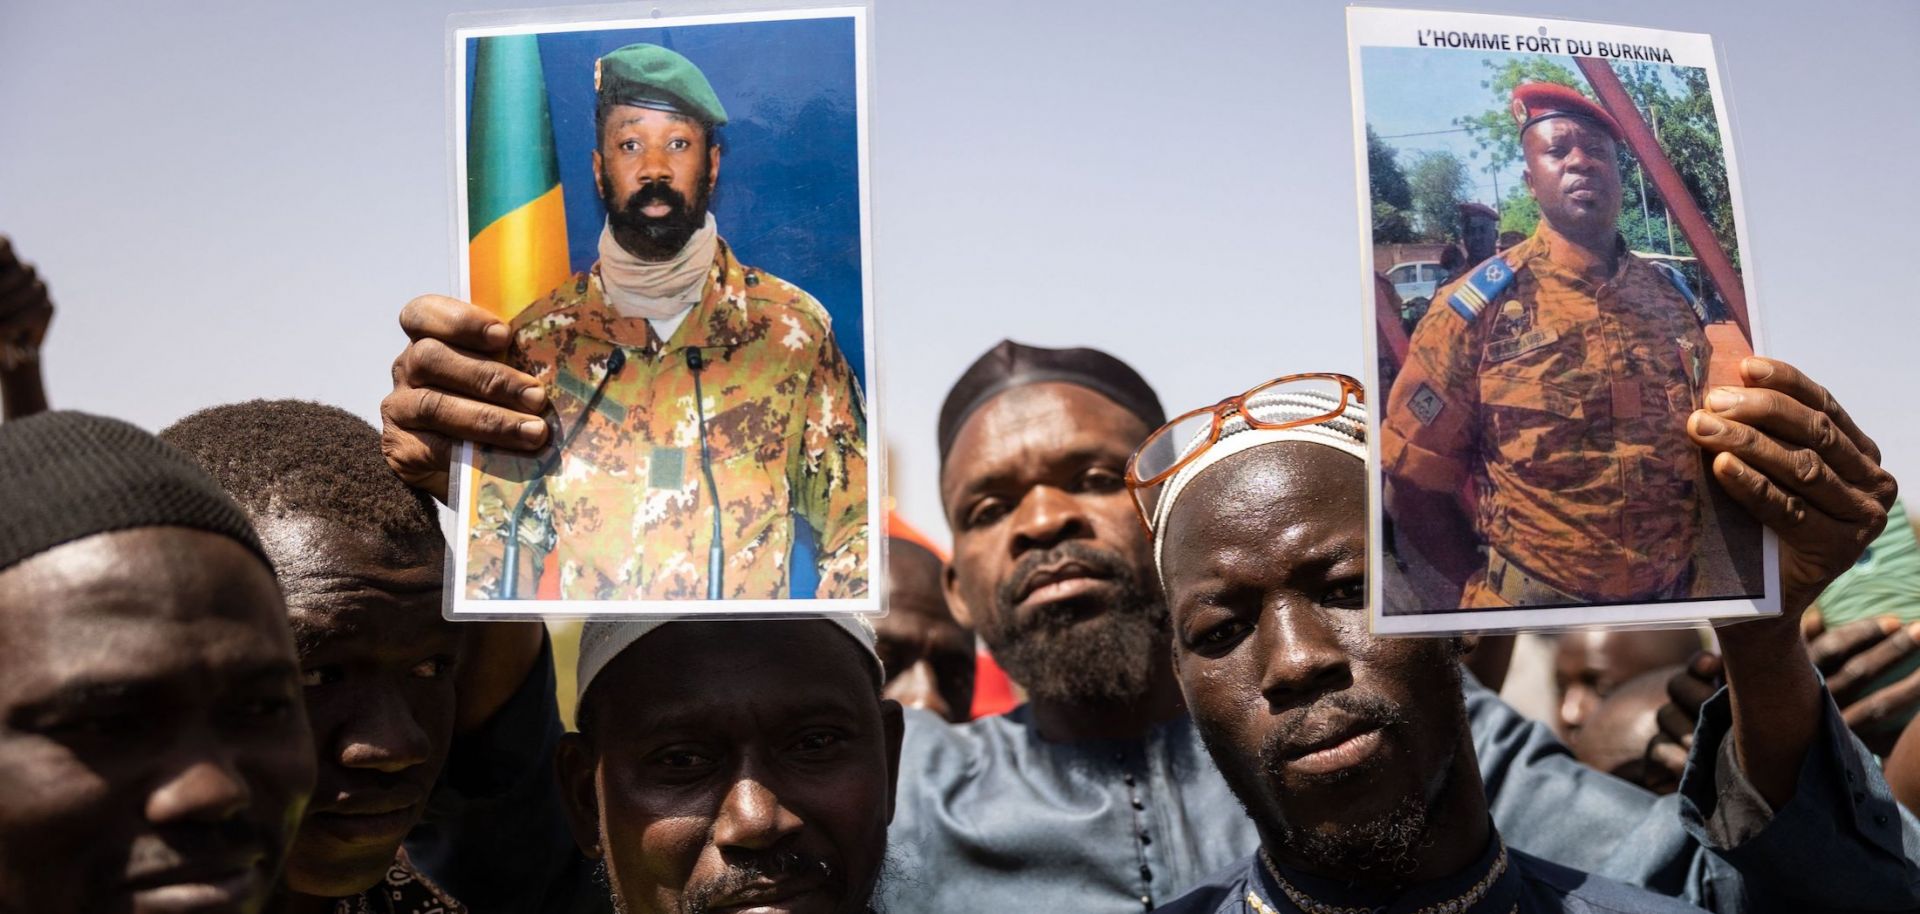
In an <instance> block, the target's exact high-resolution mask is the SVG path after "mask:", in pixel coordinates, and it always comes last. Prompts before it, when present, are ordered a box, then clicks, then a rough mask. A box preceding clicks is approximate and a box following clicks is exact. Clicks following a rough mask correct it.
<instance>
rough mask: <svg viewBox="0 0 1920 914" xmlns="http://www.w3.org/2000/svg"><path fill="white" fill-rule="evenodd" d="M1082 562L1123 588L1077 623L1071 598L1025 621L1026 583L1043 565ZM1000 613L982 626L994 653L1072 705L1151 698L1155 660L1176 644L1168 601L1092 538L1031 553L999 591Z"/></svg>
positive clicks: (1036, 691) (1025, 681)
mask: <svg viewBox="0 0 1920 914" xmlns="http://www.w3.org/2000/svg"><path fill="white" fill-rule="evenodd" d="M1068 560H1070V561H1074V562H1078V563H1080V564H1082V565H1085V566H1087V568H1089V569H1090V570H1092V571H1093V572H1095V573H1096V574H1098V575H1100V576H1102V577H1105V578H1107V579H1109V580H1111V581H1112V582H1113V583H1114V585H1115V587H1116V589H1118V590H1119V595H1118V597H1117V598H1116V599H1115V600H1114V602H1113V604H1112V605H1110V606H1106V607H1103V608H1101V609H1100V610H1098V612H1099V615H1098V616H1097V617H1095V618H1089V619H1085V620H1081V621H1077V622H1076V621H1075V619H1076V615H1077V614H1076V613H1075V611H1074V607H1073V606H1071V605H1070V604H1056V605H1054V606H1051V607H1048V608H1047V609H1045V610H1043V611H1041V612H1039V613H1036V614H1034V616H1033V617H1032V618H1031V619H1028V620H1026V621H1024V622H1023V621H1021V620H1020V619H1018V618H1017V617H1016V614H1015V613H1014V606H1015V605H1016V604H1017V603H1019V601H1020V595H1019V593H1018V589H1019V587H1020V585H1021V584H1022V583H1023V582H1024V581H1026V580H1027V578H1028V577H1029V575H1031V574H1032V573H1033V571H1035V570H1036V569H1038V568H1041V567H1044V566H1046V565H1051V564H1055V563H1057V562H1061V561H1068ZM994 602H995V604H996V609H997V612H996V613H995V614H994V618H993V619H992V620H991V622H989V623H988V624H987V625H984V626H982V627H981V629H980V637H981V638H983V639H985V640H986V642H987V647H988V649H989V650H991V651H992V652H993V659H994V660H996V661H998V662H999V664H1000V666H1001V667H1002V668H1004V669H1005V670H1006V671H1007V675H1008V676H1009V677H1011V678H1012V679H1013V680H1014V681H1015V682H1018V683H1020V684H1021V685H1023V686H1025V687H1026V689H1027V693H1028V694H1029V695H1031V696H1032V697H1034V698H1037V699H1040V700H1043V701H1052V702H1059V703H1061V704H1067V705H1090V704H1108V703H1125V702H1129V701H1137V700H1139V699H1141V698H1144V697H1145V696H1146V694H1147V690H1148V688H1149V687H1150V686H1151V684H1152V678H1153V665H1154V662H1155V660H1156V659H1157V658H1158V657H1160V656H1161V655H1162V654H1164V653H1165V652H1166V651H1167V650H1169V645H1170V642H1169V640H1168V639H1169V637H1170V631H1171V629H1170V628H1169V627H1168V622H1167V607H1166V604H1165V603H1164V602H1162V601H1161V600H1160V599H1159V594H1158V591H1157V590H1150V589H1149V588H1147V587H1145V586H1143V584H1142V583H1141V580H1140V576H1139V575H1138V574H1137V573H1135V571H1134V569H1133V566H1131V565H1130V564H1128V563H1127V562H1126V561H1124V560H1122V559H1121V558H1119V557H1118V556H1116V555H1114V554H1112V553H1110V552H1107V551H1105V550H1102V549H1098V548H1095V547H1093V546H1090V545H1087V544H1085V543H1079V542H1066V543H1062V544H1060V545H1058V546H1055V547H1054V548H1052V549H1050V550H1047V551H1046V552H1036V553H1030V554H1028V555H1027V556H1026V557H1025V558H1023V559H1021V560H1020V563H1019V564H1018V565H1017V566H1015V568H1014V570H1013V573H1012V574H1009V575H1008V576H1007V579H1006V580H1005V581H1004V582H1002V583H1001V585H1000V587H999V588H998V589H997V590H996V592H995V593H994Z"/></svg>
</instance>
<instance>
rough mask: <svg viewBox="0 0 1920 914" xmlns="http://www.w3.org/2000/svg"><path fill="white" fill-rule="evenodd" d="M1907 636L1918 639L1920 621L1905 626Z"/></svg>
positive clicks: (1919, 635)
mask: <svg viewBox="0 0 1920 914" xmlns="http://www.w3.org/2000/svg"><path fill="white" fill-rule="evenodd" d="M1907 637H1909V638H1912V639H1913V640H1915V641H1920V622H1915V623H1913V624H1912V625H1909V626H1907Z"/></svg>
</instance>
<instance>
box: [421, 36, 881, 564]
mask: <svg viewBox="0 0 1920 914" xmlns="http://www.w3.org/2000/svg"><path fill="white" fill-rule="evenodd" d="M595 87H596V91H597V93H598V96H597V102H596V105H595V109H594V121H595V126H596V130H597V141H598V144H597V147H596V148H595V150H594V153H593V165H594V173H595V175H596V177H597V180H598V186H599V189H600V195H601V199H602V201H603V202H604V204H605V205H606V211H607V222H606V226H605V228H604V229H603V230H602V232H601V235H600V259H599V260H598V261H597V262H596V263H595V264H594V265H593V267H592V268H591V269H590V270H588V271H587V272H584V273H580V274H577V275H575V276H573V277H572V278H571V279H569V280H567V281H566V282H565V283H562V284H561V286H560V287H559V288H557V289H555V290H553V292H552V293H550V294H548V295H547V296H546V297H545V298H542V299H540V300H539V301H536V302H534V303H532V304H531V305H529V306H528V307H527V308H526V309H525V310H524V311H521V312H520V313H519V314H518V315H517V316H516V317H514V319H513V321H512V324H511V328H510V330H509V328H507V327H503V326H501V325H499V324H498V323H497V322H492V321H490V320H489V319H487V318H486V317H485V316H484V312H482V313H481V314H478V315H476V314H473V313H472V312H474V311H477V310H478V309H473V308H472V307H471V306H468V305H465V304H464V303H460V302H456V301H453V300H451V299H445V298H440V297H437V296H427V297H423V298H421V299H417V300H416V301H415V302H414V303H412V304H411V305H409V309H408V310H409V311H410V312H415V313H416V314H417V312H419V311H421V310H423V309H425V310H433V309H440V310H444V311H450V312H452V313H456V314H463V315H465V319H466V320H468V321H470V322H474V321H477V322H478V326H479V327H481V328H483V330H482V332H481V335H482V336H484V337H486V340H485V342H483V343H482V344H481V345H480V346H477V347H476V346H473V345H471V344H469V343H462V342H457V341H454V345H464V346H466V347H467V348H470V349H472V348H478V349H480V351H484V352H488V353H497V352H501V351H502V350H505V352H506V354H507V364H508V365H509V366H510V369H508V373H509V374H510V376H511V378H512V379H513V382H512V383H511V384H510V385H509V387H510V389H511V390H512V391H513V392H514V395H515V400H514V402H515V404H516V405H517V406H518V407H519V408H522V409H527V410H531V411H534V412H542V413H543V414H544V422H542V421H541V420H532V421H530V422H526V423H525V424H526V428H525V429H524V433H523V430H522V429H521V428H520V426H519V425H518V424H516V425H515V426H512V427H511V428H502V429H500V430H499V431H502V432H510V433H508V434H504V435H489V436H484V437H483V438H482V441H484V442H485V443H488V444H494V445H502V446H504V447H505V448H508V449H507V450H496V449H493V448H483V449H481V450H480V451H479V454H478V456H477V458H476V462H477V464H478V467H479V468H480V470H481V471H483V472H484V473H485V474H487V475H486V476H485V477H484V479H485V481H484V482H482V483H481V484H480V486H479V489H478V491H477V492H476V494H475V499H474V505H475V512H476V513H475V518H476V519H475V522H474V523H473V525H472V526H471V528H470V533H469V536H470V542H469V548H468V564H467V579H466V580H465V581H464V582H462V585H461V586H464V587H465V588H466V590H467V593H468V595H469V596H470V597H473V598H478V599H501V598H514V599H530V598H533V597H534V596H536V595H537V594H538V593H539V591H540V588H541V581H540V577H541V575H542V573H543V569H544V568H545V567H546V564H547V563H546V560H547V557H548V555H549V553H551V554H552V556H553V559H554V562H553V566H554V568H555V569H556V570H555V571H554V572H553V573H555V574H557V575H558V577H559V581H558V593H559V595H560V597H561V598H562V599H569V600H634V599H705V598H723V599H752V598H758V599H766V598H778V597H785V596H788V593H789V590H790V586H791V572H792V568H791V565H790V563H789V561H788V559H789V554H790V552H791V551H792V548H793V540H794V536H795V519H796V518H800V519H804V520H805V521H806V523H807V525H808V526H809V527H810V528H811V529H812V531H813V532H814V533H815V534H817V535H818V537H819V542H818V546H817V550H816V555H817V563H818V571H819V580H820V584H819V594H820V595H821V596H823V597H857V596H863V595H864V594H865V593H866V590H867V575H868V569H867V566H866V562H867V495H868V493H867V444H866V418H865V412H864V406H863V400H862V394H861V391H860V385H859V383H858V381H857V379H856V378H855V377H854V374H853V371H852V370H851V369H850V368H849V367H848V365H847V361H846V357H845V356H844V355H842V353H841V351H840V346H839V344H838V343H837V342H836V341H835V339H834V335H833V328H832V326H831V320H830V318H829V316H828V314H827V311H826V309H824V308H822V307H821V305H820V303H819V302H817V301H815V300H814V299H813V297H812V296H810V295H808V294H807V293H806V292H805V291H802V290H801V289H799V288H796V287H795V286H793V285H792V284H790V283H788V282H786V281H784V280H781V279H780V278H778V277H776V276H773V275H772V274H769V273H767V272H765V271H763V270H759V269H757V268H755V267H752V266H748V265H746V264H743V263H741V262H740V261H739V259H738V258H737V257H736V256H735V254H734V251H733V249H732V248H731V247H729V246H728V244H727V242H726V240H725V239H723V238H722V237H720V234H719V232H718V229H717V227H716V225H715V222H714V218H713V215H712V214H711V213H710V212H709V211H708V204H709V202H710V200H711V196H712V194H713V192H714V188H715V187H716V186H717V183H718V181H719V178H720V160H721V143H720V137H719V133H718V132H717V131H718V130H719V128H720V127H721V126H723V125H724V124H726V123H727V113H726V109H725V108H723V107H722V106H721V104H720V100H719V98H718V97H717V96H716V95H715V94H714V91H713V87H712V86H711V85H709V84H708V82H707V79H706V76H705V75H703V74H702V73H701V72H700V69H699V68H698V67H696V66H694V64H693V63H692V62H691V61H689V60H687V59H686V58H685V57H682V56H680V55H679V54H676V53H674V52H672V51H669V50H667V49H666V48H662V47H659V46H657V45H652V44H634V45H628V46H626V47H623V48H620V49H619V50H616V51H613V52H611V53H609V54H607V55H606V56H604V57H602V58H600V59H599V60H598V61H597V62H596V64H595ZM402 320H403V323H406V322H407V320H408V319H407V317H405V316H403V319H402ZM410 332H413V333H414V335H415V336H420V335H422V334H421V333H419V332H416V331H414V330H412V328H411V327H410ZM427 335H431V334H430V333H429V334H427ZM509 339H510V340H511V345H510V346H509V345H507V343H508V341H509ZM449 354H450V353H447V352H446V351H445V349H444V347H439V346H438V345H437V344H428V345H424V346H422V345H416V346H414V347H409V349H408V352H407V353H406V354H403V355H402V357H401V359H402V362H407V361H408V360H409V359H411V360H412V364H411V365H410V366H403V365H400V364H396V366H395V373H396V377H398V376H400V375H401V374H403V373H406V372H408V371H409V370H412V371H418V372H421V374H420V375H419V376H420V377H422V378H426V379H431V378H432V377H433V374H432V372H431V367H430V365H428V366H423V365H421V364H420V363H421V361H422V360H425V361H427V362H432V360H433V358H434V357H435V356H446V355H449ZM505 389H507V388H503V389H502V390H505ZM437 403H438V399H437V398H435V397H432V396H425V395H423V396H419V397H399V396H395V397H390V398H389V399H388V401H387V403H386V404H385V410H386V413H387V415H388V418H389V420H390V426H391V425H392V424H393V423H395V422H397V423H399V424H402V425H406V424H412V423H411V422H410V420H411V419H413V418H425V419H426V420H427V421H426V423H425V424H427V425H432V424H433V422H432V418H433V414H434V412H435V409H436V407H437ZM529 418H530V417H529ZM576 426H577V427H576ZM550 429H551V432H550ZM576 435H577V437H575V436H576ZM563 440H564V441H566V442H569V443H567V444H564V445H563V444H562V443H561V442H562V441H563ZM543 443H544V444H545V445H546V448H545V449H544V450H542V451H540V452H538V453H532V454H529V453H527V452H526V449H528V448H532V447H536V446H539V445H541V444H543ZM409 444H411V445H413V446H418V445H419V444H420V442H419V440H418V439H416V440H414V441H412V442H409ZM388 445H389V447H390V448H391V447H393V446H394V445H395V442H394V441H393V440H392V439H389V442H388ZM563 447H564V452H562V453H559V454H557V455H556V454H555V453H554V451H555V450H556V449H560V448H563ZM556 459H557V463H554V462H552V461H555V460H556ZM408 481H409V482H413V483H415V484H425V485H426V487H427V488H429V489H431V490H434V491H435V492H436V493H437V494H440V495H441V496H442V497H444V492H445V479H444V476H443V475H441V476H436V477H435V478H434V479H430V480H423V479H420V478H412V477H409V478H408ZM509 531H511V534H512V535H513V536H517V537H518V538H519V541H520V545H519V547H518V549H517V557H516V559H515V568H513V569H508V568H506V567H505V563H506V561H507V557H508V556H509V555H510V554H512V551H510V550H508V549H507V548H506V546H507V537H508V535H509ZM716 538H718V540H719V542H718V543H717V544H716V543H715V539H716ZM716 547H717V548H716Z"/></svg>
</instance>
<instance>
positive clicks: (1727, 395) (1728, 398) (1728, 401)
mask: <svg viewBox="0 0 1920 914" xmlns="http://www.w3.org/2000/svg"><path fill="white" fill-rule="evenodd" d="M1738 405H1740V394H1739V393H1738V392H1736V391H1734V390H1733V389H1732V388H1729V387H1716V388H1714V389H1713V391H1712V392H1710V393H1708V394H1707V408H1708V409H1711V410H1713V411H1714V412H1716V413H1724V412H1726V411H1728V410H1730V409H1732V408H1734V407H1735V406H1738Z"/></svg>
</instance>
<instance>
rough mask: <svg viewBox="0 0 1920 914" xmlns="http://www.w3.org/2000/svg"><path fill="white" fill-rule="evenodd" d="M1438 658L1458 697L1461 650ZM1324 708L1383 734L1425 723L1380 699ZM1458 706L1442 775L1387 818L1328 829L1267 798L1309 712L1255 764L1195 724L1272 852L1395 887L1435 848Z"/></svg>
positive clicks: (1460, 729)
mask: <svg viewBox="0 0 1920 914" xmlns="http://www.w3.org/2000/svg"><path fill="white" fill-rule="evenodd" d="M1433 653H1434V655H1435V656H1434V657H1433V658H1432V662H1434V663H1440V664H1444V665H1445V666H1446V668H1447V669H1449V670H1451V671H1452V675H1450V676H1447V677H1445V678H1444V681H1443V687H1446V688H1452V689H1454V690H1455V691H1458V690H1459V689H1460V672H1459V670H1460V667H1459V652H1458V650H1457V648H1455V647H1453V646H1452V643H1451V642H1442V643H1439V645H1438V647H1437V649H1436V650H1435V651H1433ZM1321 703H1324V704H1326V705H1330V706H1332V707H1337V708H1339V709H1340V710H1342V711H1345V712H1346V713H1347V714H1349V715H1351V716H1353V717H1356V718H1359V719H1361V720H1365V721H1367V722H1369V724H1372V725H1376V726H1378V727H1379V728H1380V729H1381V730H1382V731H1383V732H1385V733H1392V732H1394V731H1400V730H1404V729H1406V728H1407V727H1409V726H1419V725H1420V724H1418V723H1415V722H1410V721H1409V720H1408V719H1407V715H1406V710H1405V709H1404V708H1402V707H1399V706H1396V705H1393V704H1391V703H1389V702H1387V701H1386V700H1385V699H1381V698H1377V697H1375V698H1363V697H1360V696H1354V695H1348V694H1345V693H1336V694H1334V695H1330V696H1328V697H1326V698H1324V699H1322V700H1321ZM1455 707H1456V708H1457V709H1458V711H1457V713H1456V715H1455V720H1454V721H1451V722H1449V725H1450V726H1452V727H1453V728H1454V729H1453V737H1452V739H1451V740H1450V741H1449V742H1448V743H1447V745H1446V746H1445V751H1444V752H1443V753H1442V754H1441V759H1442V762H1441V764H1440V769H1439V770H1438V771H1435V772H1433V773H1432V776H1431V777H1430V778H1428V779H1427V780H1426V781H1425V782H1424V783H1421V784H1419V785H1418V786H1417V787H1416V788H1415V789H1414V790H1412V791H1410V792H1409V793H1408V794H1407V795H1406V796H1404V797H1401V798H1400V801H1399V802H1398V803H1396V804H1395V805H1394V807H1393V808H1392V809H1390V810H1388V811H1387V812H1385V813H1383V814H1381V815H1378V816H1375V817H1373V818H1371V819H1367V820H1364V821H1360V822H1353V823H1348V824H1344V825H1340V826H1338V827H1335V828H1331V829H1326V828H1318V829H1316V828H1313V827H1311V823H1293V822H1288V821H1287V820H1286V817H1285V816H1284V815H1283V814H1281V813H1280V811H1279V809H1280V807H1279V802H1278V798H1277V797H1269V796H1268V794H1270V793H1271V792H1273V791H1276V790H1279V789H1281V788H1280V786H1279V784H1280V781H1279V778H1280V772H1281V770H1282V768H1283V765H1284V763H1285V758H1286V751H1287V747H1288V745H1289V744H1290V743H1291V742H1294V741H1293V740H1290V739H1289V737H1290V736H1292V735H1294V734H1296V733H1297V732H1298V730H1299V725H1300V724H1301V722H1303V721H1304V720H1305V719H1306V711H1307V710H1308V709H1307V708H1301V709H1299V711H1298V712H1296V713H1295V717H1294V720H1293V721H1291V722H1289V723H1287V724H1283V725H1281V726H1280V727H1278V728H1276V729H1275V730H1274V731H1273V732H1272V733H1270V734H1269V735H1268V737H1267V739H1266V740H1265V741H1264V742H1263V743H1262V745H1261V747H1260V750H1259V754H1258V755H1257V756H1256V757H1254V758H1244V757H1243V756H1242V755H1241V754H1240V750H1239V749H1238V747H1236V746H1235V745H1234V744H1233V741H1232V739H1231V737H1229V736H1228V735H1227V734H1225V733H1218V732H1215V731H1214V730H1213V728H1211V727H1209V726H1208V725H1207V723H1206V722H1205V721H1203V720H1200V719H1198V718H1196V719H1195V724H1196V726H1197V727H1198V728H1199V730H1200V739H1201V742H1202V743H1203V744H1205V746H1206V747H1207V754H1208V755H1210V756H1212V757H1213V758H1214V760H1215V764H1216V765H1217V766H1218V767H1219V769H1220V774H1221V776H1222V777H1224V778H1226V781H1227V786H1228V787H1230V788H1231V789H1232V790H1233V795H1234V798H1235V799H1238V800H1239V801H1240V805H1241V807H1242V808H1243V809H1245V810H1246V811H1247V815H1248V816H1249V817H1251V818H1252V819H1253V820H1254V822H1255V823H1257V825H1258V827H1259V830H1260V833H1261V837H1262V839H1263V840H1264V841H1266V842H1268V846H1269V847H1273V848H1275V849H1284V850H1285V851H1286V852H1287V853H1288V854H1289V855H1291V856H1292V857H1294V858H1296V859H1299V860H1302V861H1304V862H1306V863H1307V864H1309V865H1310V866H1312V867H1314V868H1315V869H1316V870H1318V871H1319V874H1320V875H1328V876H1365V877H1369V878H1375V879H1380V880H1384V881H1388V882H1392V881H1395V880H1397V879H1399V878H1403V877H1405V876H1406V874H1408V873H1411V872H1413V871H1414V869H1415V868H1416V867H1417V866H1418V864H1419V862H1420V854H1421V852H1422V851H1424V850H1425V849H1426V848H1428V847H1430V846H1431V845H1432V844H1433V840H1434V838H1433V834H1432V831H1433V826H1434V821H1433V811H1434V809H1435V808H1436V807H1438V806H1439V805H1440V803H1441V801H1442V800H1443V799H1444V798H1445V797H1447V796H1448V795H1449V793H1450V791H1451V790H1452V789H1453V787H1454V784H1453V780H1454V778H1453V775H1454V771H1453V760H1454V757H1455V756H1456V755H1458V754H1459V748H1460V740H1461V739H1463V738H1465V737H1464V734H1465V733H1466V732H1467V720H1466V704H1465V702H1464V700H1463V701H1461V702H1459V703H1457V704H1456V705H1455ZM1249 766H1251V770H1250V769H1249ZM1355 773H1356V772H1353V771H1345V772H1337V773H1335V774H1333V775H1332V776H1331V778H1332V779H1338V778H1342V777H1350V776H1352V775H1353V774H1355Z"/></svg>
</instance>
